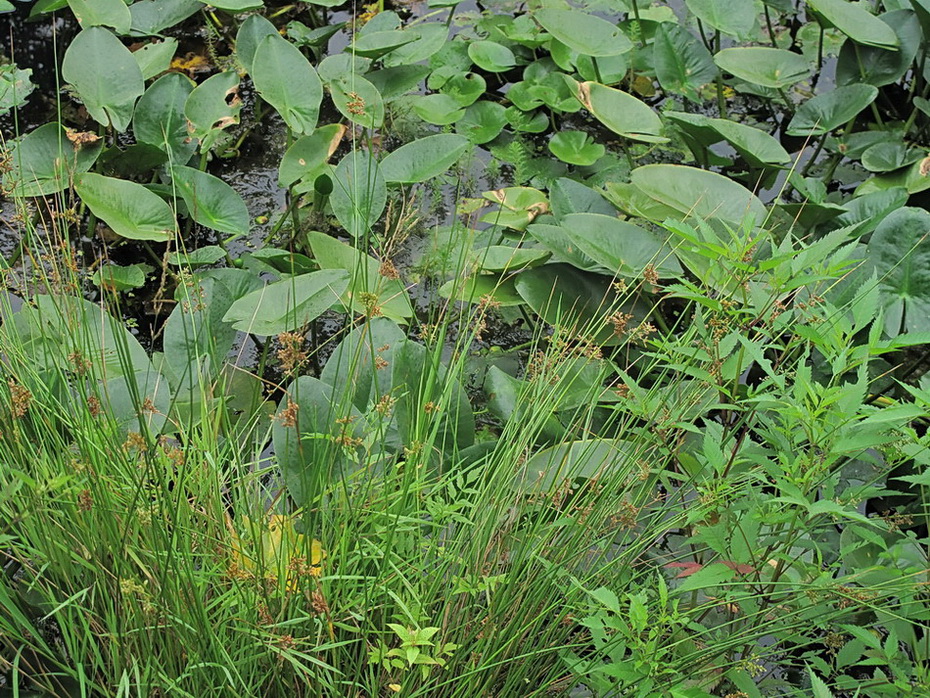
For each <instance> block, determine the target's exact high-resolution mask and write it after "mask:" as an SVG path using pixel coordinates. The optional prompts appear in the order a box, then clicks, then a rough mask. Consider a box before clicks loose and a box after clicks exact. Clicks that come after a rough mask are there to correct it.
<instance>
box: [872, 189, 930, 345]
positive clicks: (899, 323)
mask: <svg viewBox="0 0 930 698" xmlns="http://www.w3.org/2000/svg"><path fill="white" fill-rule="evenodd" d="M928 230H930V213H927V211H924V210H923V209H919V208H912V207H905V208H900V209H898V210H897V211H893V212H892V213H891V214H890V215H889V216H888V217H887V218H885V220H883V221H882V222H881V223H879V224H878V227H877V228H875V232H874V233H872V238H871V239H870V240H869V248H868V249H869V257H870V259H871V261H872V262H873V263H874V265H875V269H876V271H877V273H878V281H879V287H880V288H881V291H882V296H883V302H884V304H885V306H886V309H885V331H886V332H887V333H888V335H889V336H891V337H895V336H897V335H898V334H899V333H900V332H902V331H907V332H926V331H930V239H928V236H927V231H928Z"/></svg>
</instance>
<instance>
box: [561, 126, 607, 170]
mask: <svg viewBox="0 0 930 698" xmlns="http://www.w3.org/2000/svg"><path fill="white" fill-rule="evenodd" d="M549 150H550V151H551V152H552V154H553V155H555V156H556V157H557V158H558V159H559V160H561V161H562V162H567V163H568V164H569V165H580V166H582V167H588V166H590V165H593V164H594V163H595V162H597V161H598V160H600V159H601V158H602V157H604V153H605V152H606V149H605V148H604V146H603V145H601V144H600V143H597V142H595V141H594V140H593V139H592V138H591V136H589V135H588V134H587V133H585V132H584V131H559V132H558V133H556V134H555V135H554V136H552V138H551V139H550V140H549Z"/></svg>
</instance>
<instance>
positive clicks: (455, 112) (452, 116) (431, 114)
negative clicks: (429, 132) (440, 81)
mask: <svg viewBox="0 0 930 698" xmlns="http://www.w3.org/2000/svg"><path fill="white" fill-rule="evenodd" d="M412 104H413V111H414V113H415V114H416V115H417V116H419V117H420V118H421V119H423V121H425V122H426V123H428V124H434V125H436V126H448V125H449V124H454V123H455V122H456V121H458V120H459V119H461V118H462V117H463V116H465V108H464V107H462V105H461V104H460V103H459V102H458V101H457V100H456V99H454V98H453V97H450V96H449V95H446V94H431V95H423V96H422V97H416V98H415V99H414V100H413V102H412Z"/></svg>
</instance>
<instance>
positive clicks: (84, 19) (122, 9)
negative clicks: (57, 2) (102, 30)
mask: <svg viewBox="0 0 930 698" xmlns="http://www.w3.org/2000/svg"><path fill="white" fill-rule="evenodd" d="M68 4H69V5H70V6H71V11H72V12H73V13H74V16H75V17H76V18H77V21H78V24H80V25H81V28H82V29H87V28H88V27H97V26H101V25H103V26H107V27H112V28H113V29H115V30H116V32H117V34H128V33H129V25H130V24H131V23H132V15H130V14H129V8H128V7H126V3H125V2H123V0H68Z"/></svg>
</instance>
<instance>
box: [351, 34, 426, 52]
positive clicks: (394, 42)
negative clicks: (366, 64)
mask: <svg viewBox="0 0 930 698" xmlns="http://www.w3.org/2000/svg"><path fill="white" fill-rule="evenodd" d="M418 38H419V37H418V35H417V34H416V33H415V32H412V31H404V30H401V29H389V30H387V31H376V32H371V33H366V34H364V35H363V36H359V37H358V39H356V41H355V43H354V44H353V45H352V52H353V53H355V54H357V55H359V56H364V57H365V58H380V57H381V56H383V55H384V54H386V53H390V52H391V51H393V50H394V49H397V48H400V47H401V46H403V45H404V44H409V43H411V42H413V41H416V40H417V39H418Z"/></svg>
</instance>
